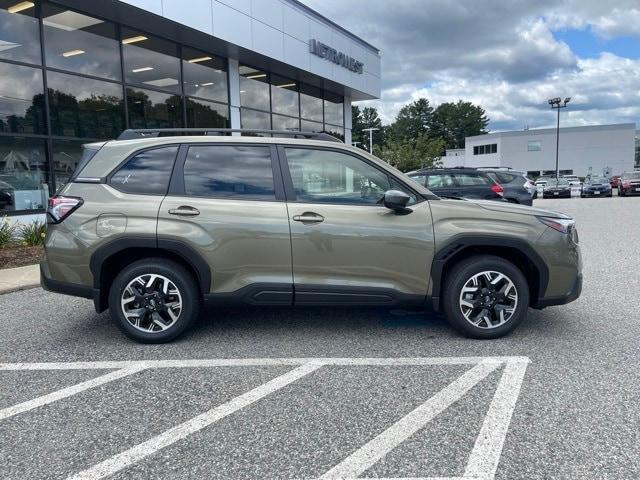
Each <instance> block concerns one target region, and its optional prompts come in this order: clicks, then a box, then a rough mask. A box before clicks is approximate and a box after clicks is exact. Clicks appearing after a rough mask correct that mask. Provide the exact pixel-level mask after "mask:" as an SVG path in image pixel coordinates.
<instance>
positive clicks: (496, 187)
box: [491, 183, 504, 195]
mask: <svg viewBox="0 0 640 480" xmlns="http://www.w3.org/2000/svg"><path fill="white" fill-rule="evenodd" d="M491 191H492V192H493V193H497V194H498V195H502V194H503V193H504V188H502V185H500V184H499V183H494V184H493V185H491Z"/></svg>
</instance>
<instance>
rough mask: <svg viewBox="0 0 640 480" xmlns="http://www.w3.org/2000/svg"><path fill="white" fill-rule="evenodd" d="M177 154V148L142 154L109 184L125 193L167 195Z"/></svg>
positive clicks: (125, 166) (163, 148) (115, 174)
mask: <svg viewBox="0 0 640 480" xmlns="http://www.w3.org/2000/svg"><path fill="white" fill-rule="evenodd" d="M177 153H178V147H177V146H168V147H161V148H154V149H152V150H145V151H143V152H140V153H138V154H136V155H135V156H133V157H131V158H130V159H129V160H128V161H127V163H125V164H124V165H123V166H122V167H120V168H119V169H118V171H116V173H114V174H113V176H112V177H111V180H110V182H109V184H110V185H111V186H112V187H113V188H115V189H117V190H120V191H121V192H125V193H137V194H143V195H166V193H167V189H168V188H169V178H170V177H171V171H172V170H173V162H174V161H175V159H176V154H177Z"/></svg>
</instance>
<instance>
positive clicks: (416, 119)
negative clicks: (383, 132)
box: [389, 98, 433, 141]
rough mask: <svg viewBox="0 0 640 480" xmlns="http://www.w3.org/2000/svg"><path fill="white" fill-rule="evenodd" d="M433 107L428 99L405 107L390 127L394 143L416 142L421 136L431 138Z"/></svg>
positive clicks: (421, 99) (419, 100) (422, 99)
mask: <svg viewBox="0 0 640 480" xmlns="http://www.w3.org/2000/svg"><path fill="white" fill-rule="evenodd" d="M432 117H433V107H432V106H431V105H430V104H429V100H427V99H426V98H420V99H418V100H416V101H415V102H413V103H410V104H408V105H405V106H403V107H402V108H401V109H400V111H399V112H398V115H397V116H396V119H395V121H394V122H393V123H392V124H391V126H390V127H389V135H390V137H391V139H392V140H394V141H415V140H416V139H417V138H418V137H419V136H420V135H426V136H431V122H432Z"/></svg>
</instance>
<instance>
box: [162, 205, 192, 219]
mask: <svg viewBox="0 0 640 480" xmlns="http://www.w3.org/2000/svg"><path fill="white" fill-rule="evenodd" d="M169 213H170V214H171V215H179V216H181V217H195V216H196V215H200V210H198V209H197V208H194V207H189V206H187V205H182V206H180V207H178V208H172V209H170V210H169Z"/></svg>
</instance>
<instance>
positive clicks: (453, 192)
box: [426, 172, 463, 197]
mask: <svg viewBox="0 0 640 480" xmlns="http://www.w3.org/2000/svg"><path fill="white" fill-rule="evenodd" d="M426 187H427V188H428V189H429V190H431V191H432V192H433V193H435V194H436V195H441V196H443V197H446V196H450V197H461V196H463V192H462V188H461V187H460V186H459V185H458V184H457V183H456V181H455V180H454V178H453V175H451V174H450V173H439V172H438V173H429V176H428V177H427V184H426Z"/></svg>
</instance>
